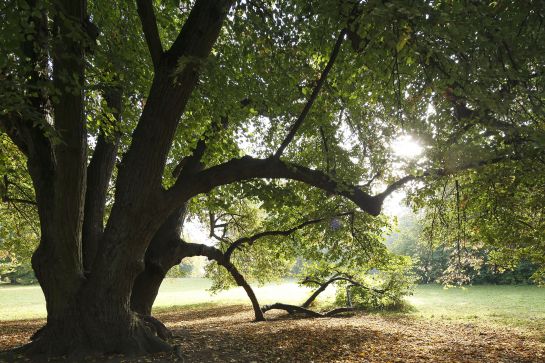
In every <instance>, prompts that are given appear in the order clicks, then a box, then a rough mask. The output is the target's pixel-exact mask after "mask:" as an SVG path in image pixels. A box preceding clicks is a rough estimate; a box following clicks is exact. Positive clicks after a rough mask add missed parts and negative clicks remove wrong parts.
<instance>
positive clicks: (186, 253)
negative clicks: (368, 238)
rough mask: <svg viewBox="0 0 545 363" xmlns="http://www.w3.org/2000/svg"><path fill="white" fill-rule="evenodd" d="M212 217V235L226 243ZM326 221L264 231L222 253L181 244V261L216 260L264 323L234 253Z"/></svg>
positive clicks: (348, 213)
mask: <svg viewBox="0 0 545 363" xmlns="http://www.w3.org/2000/svg"><path fill="white" fill-rule="evenodd" d="M353 213H354V212H352V211H350V212H343V213H339V214H337V215H336V216H337V217H340V216H346V215H352V214H353ZM210 217H211V221H212V222H213V223H211V226H210V227H211V230H212V231H211V233H210V235H211V236H212V237H214V238H216V239H218V240H219V241H222V242H226V241H227V239H226V237H225V236H223V237H219V236H217V235H216V234H215V233H214V231H213V229H214V228H215V227H217V226H218V224H217V221H218V219H219V218H215V217H214V216H213V215H211V216H210ZM325 219H326V217H322V218H316V219H311V220H307V221H305V222H302V223H300V224H299V225H297V226H295V227H293V228H290V229H287V230H277V231H264V232H260V233H257V234H255V235H253V236H250V237H242V238H239V239H238V240H236V241H234V242H233V243H231V244H230V246H229V247H228V248H227V250H226V251H225V252H222V251H221V250H220V249H218V248H215V247H211V246H206V245H202V244H195V243H186V242H183V243H182V244H180V246H181V248H180V251H181V255H180V260H181V259H182V258H184V257H190V256H206V257H207V258H208V259H209V260H214V261H216V262H217V263H218V265H220V266H223V267H224V268H225V269H226V270H227V271H228V272H229V273H230V274H231V276H232V277H233V279H234V280H235V282H236V283H237V285H238V286H241V287H242V288H243V289H244V290H245V291H246V294H247V295H248V297H249V299H250V301H251V302H252V307H253V309H254V314H255V320H256V321H264V320H265V317H264V316H263V313H264V311H263V310H262V308H261V307H260V305H259V302H258V300H257V297H256V295H255V293H254V291H253V289H252V287H251V286H250V284H248V282H247V281H246V279H245V278H244V276H243V275H242V274H241V273H240V271H238V269H237V268H236V266H235V265H234V264H233V263H232V262H231V256H232V254H233V252H234V251H235V250H236V249H237V248H241V246H242V245H243V244H248V245H252V244H253V243H255V242H256V241H257V240H258V239H260V238H263V237H269V236H289V235H290V234H292V233H294V232H295V231H297V230H299V229H302V228H304V227H306V226H309V225H312V224H316V223H320V222H322V221H324V220H325ZM222 228H226V226H223V225H222Z"/></svg>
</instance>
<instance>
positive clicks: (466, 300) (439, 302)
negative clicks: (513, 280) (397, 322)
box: [407, 285, 545, 334]
mask: <svg viewBox="0 0 545 363" xmlns="http://www.w3.org/2000/svg"><path fill="white" fill-rule="evenodd" d="M407 300H408V302H409V303H410V304H411V305H412V306H413V307H414V308H415V310H416V311H415V312H413V314H414V315H416V316H420V317H424V318H434V319H443V320H453V321H465V322H470V323H486V324H496V325H507V326H512V327H518V328H523V329H530V330H533V331H536V332H541V334H543V333H544V332H545V288H539V287H536V286H495V285H484V286H471V287H467V288H463V289H462V288H450V289H445V288H443V287H442V286H438V285H427V286H418V287H417V288H416V290H415V293H414V295H413V296H410V297H409V298H408V299H407Z"/></svg>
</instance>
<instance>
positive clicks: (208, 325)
mask: <svg viewBox="0 0 545 363" xmlns="http://www.w3.org/2000/svg"><path fill="white" fill-rule="evenodd" d="M267 315H268V317H269V318H270V320H269V321H267V322H260V323H255V322H252V312H251V311H250V310H248V309H247V308H245V307H241V306H228V307H212V308H210V307H209V308H192V309H184V310H178V311H171V312H166V313H160V314H158V315H157V317H158V318H160V319H161V320H162V321H163V322H165V324H166V325H167V326H168V327H169V328H171V329H172V330H173V332H174V338H173V339H172V341H171V343H172V344H173V345H175V346H176V349H175V352H176V353H169V354H157V355H152V356H146V357H141V358H132V359H131V358H128V357H122V356H111V357H108V358H106V357H104V358H96V357H95V358H92V359H89V361H95V362H100V361H104V362H186V363H193V362H248V363H251V362H255V363H261V362H305V363H307V362H309V363H310V362H316V363H317V362H449V363H451V362H506V363H507V362H509V363H515V362H541V363H543V362H545V342H544V341H543V335H542V336H541V337H539V336H538V335H532V334H528V333H525V332H522V331H519V330H515V329H510V328H503V327H502V328H495V329H492V328H486V327H483V326H479V325H474V324H461V323H453V322H443V321H426V320H424V319H420V318H413V317H406V316H403V315H386V316H384V315H377V314H363V313H362V314H355V315H352V316H349V317H336V318H320V319H292V318H287V317H286V316H285V314H284V313H276V314H275V313H273V312H270V313H267ZM43 323H44V321H43V320H29V321H14V322H2V323H0V350H5V349H9V348H12V347H15V346H17V345H20V344H22V343H24V342H26V341H27V339H28V338H29V337H30V335H31V334H32V333H33V332H34V331H35V330H36V329H37V328H39V327H40V326H41V325H42V324H43ZM11 359H13V358H11ZM0 361H1V358H0ZM4 361H5V360H4Z"/></svg>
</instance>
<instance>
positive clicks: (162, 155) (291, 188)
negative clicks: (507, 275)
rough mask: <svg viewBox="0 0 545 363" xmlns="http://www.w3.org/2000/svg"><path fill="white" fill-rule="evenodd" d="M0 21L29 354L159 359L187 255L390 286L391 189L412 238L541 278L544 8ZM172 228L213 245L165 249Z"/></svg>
mask: <svg viewBox="0 0 545 363" xmlns="http://www.w3.org/2000/svg"><path fill="white" fill-rule="evenodd" d="M2 7H3V8H2V11H1V13H0V20H1V22H0V34H2V35H1V36H0V45H1V49H2V51H3V52H2V53H3V54H5V56H3V57H2V58H0V80H1V82H0V107H1V108H0V130H1V131H2V134H1V135H0V137H1V139H0V141H1V145H0V146H1V150H2V155H1V156H0V172H1V173H2V174H3V183H2V184H1V186H2V188H1V189H0V191H1V192H2V197H3V200H4V201H5V202H7V203H9V204H8V205H7V207H8V208H12V209H10V211H12V212H8V211H7V210H5V209H4V208H6V206H3V207H2V208H3V209H2V210H1V211H0V212H1V213H2V215H4V214H5V213H14V214H11V215H10V217H9V218H7V217H6V218H2V222H1V223H2V225H1V226H0V228H1V230H0V231H2V232H0V233H2V243H5V242H4V241H15V240H16V239H17V238H19V239H21V237H13V236H16V234H15V235H14V234H13V233H11V232H10V233H11V234H10V235H11V236H12V237H9V238H7V237H4V233H5V232H4V231H5V230H8V231H9V230H14V229H15V228H16V226H17V225H19V224H20V223H23V221H24V220H25V219H29V221H28V222H24V225H25V227H24V233H25V237H23V238H22V239H25V240H26V242H28V241H32V239H33V238H35V239H36V240H37V239H38V238H39V240H40V241H39V244H38V247H37V250H36V251H35V252H34V254H33V257H32V265H33V269H34V271H35V274H36V277H37V279H38V281H39V282H40V285H41V287H42V289H43V291H44V294H45V297H46V301H47V305H48V322H47V325H46V327H45V328H44V329H43V330H42V331H41V332H40V333H39V334H37V336H36V339H35V340H34V342H33V343H32V344H30V345H29V347H28V348H25V349H28V350H27V351H28V352H29V353H47V354H53V355H56V354H61V355H62V354H66V353H70V352H71V351H73V350H74V349H80V348H81V349H85V350H92V351H98V352H112V351H116V352H131V353H135V352H136V353H143V352H152V351H157V350H164V349H169V347H168V345H166V344H165V342H164V341H162V340H161V339H159V338H158V337H157V336H156V334H158V330H155V331H154V330H153V327H155V328H156V329H157V324H156V322H154V321H153V320H152V319H151V317H150V316H149V315H150V313H151V304H153V300H154V299H155V296H156V293H157V289H158V287H159V285H160V283H161V281H162V279H163V278H164V276H165V274H166V272H167V271H168V270H169V269H170V267H172V266H173V265H175V264H177V263H179V262H180V260H181V259H183V258H185V257H188V256H194V255H206V256H209V258H212V259H214V260H216V261H218V263H220V262H221V263H222V264H223V266H224V267H226V268H227V269H228V270H229V271H231V272H233V271H236V266H235V265H237V264H238V265H239V268H244V271H245V272H247V273H249V274H250V275H252V276H255V277H256V278H257V279H258V280H259V279H261V278H264V277H265V276H267V275H268V274H270V273H271V272H273V271H275V270H281V269H282V268H284V267H285V266H284V265H283V262H285V261H287V260H289V259H294V258H296V257H300V258H304V259H305V260H307V261H310V262H311V263H310V264H309V266H312V261H314V262H316V263H319V264H321V268H320V269H317V270H315V272H316V271H318V272H320V271H321V273H322V274H332V273H334V270H339V269H344V270H346V269H351V268H363V270H368V269H372V268H373V267H376V266H379V265H380V266H383V268H384V269H386V267H387V266H388V265H389V264H392V263H393V264H395V260H396V258H395V257H394V256H391V255H390V254H389V253H388V252H387V251H386V249H385V247H384V245H383V244H382V243H381V235H382V232H383V230H384V228H386V227H387V221H386V220H385V218H384V217H383V216H380V212H381V208H382V204H383V202H384V199H385V198H387V197H388V196H389V195H390V194H391V193H393V192H394V191H395V190H397V189H400V188H404V187H407V188H408V189H409V190H410V192H411V196H412V200H413V203H414V205H415V206H417V207H425V208H427V210H428V211H429V219H428V220H430V219H431V221H433V220H434V218H435V217H434V215H435V214H434V213H436V212H435V210H436V208H439V204H440V203H443V205H444V206H443V207H441V208H443V210H442V213H441V215H442V216H444V215H446V213H448V214H449V217H448V221H449V222H448V223H443V224H442V226H443V227H445V228H446V227H449V228H451V229H448V228H447V229H444V230H443V233H445V234H446V235H447V237H448V238H447V239H448V240H449V241H451V242H452V243H453V244H454V245H455V246H456V248H459V247H460V246H462V245H464V246H465V244H466V243H467V244H469V241H472V243H475V244H484V245H486V246H491V248H493V249H494V253H496V254H497V258H498V259H501V258H502V257H501V256H508V255H509V254H510V253H511V251H513V250H514V251H516V252H515V254H514V255H515V256H518V257H519V258H520V257H523V256H524V257H525V258H526V257H527V258H531V259H533V260H534V261H535V262H536V263H541V264H542V263H543V255H544V254H543V251H544V248H545V247H544V244H543V243H544V239H543V236H544V230H543V225H544V224H543V218H544V214H543V205H544V203H543V200H542V199H543V197H542V196H543V185H545V184H544V183H543V181H544V177H543V171H542V170H543V164H544V160H545V159H544V150H545V147H544V146H545V122H544V112H543V111H544V110H543V102H544V99H545V96H544V95H545V93H544V90H543V87H544V85H545V79H544V74H543V67H544V65H545V49H544V48H545V39H544V37H545V30H544V26H543V22H544V17H545V9H544V4H543V2H542V1H522V0H520V1H517V0H509V1H507V0H506V1H494V2H489V1H462V0H459V1H450V2H443V1H426V2H422V1H414V2H407V1H404V0H389V1H382V0H381V1H378V0H369V1H355V0H332V1H296V0H291V1H259V0H257V1H254V0H252V1H242V0H241V1H227V0H225V1H224V0H222V1H219V0H218V1H203V0H196V1H156V0H137V1H135V2H126V1H107V2H105V1H102V0H88V1H84V0H78V1H74V0H59V1H53V0H44V1H39V0H20V1H19V0H17V1H16V0H13V1H7V2H5V4H4V5H2ZM403 135H412V137H413V138H414V139H415V140H417V142H418V143H419V144H420V145H421V146H422V148H423V152H422V154H421V155H419V156H418V157H417V158H415V159H411V160H406V159H403V158H400V157H398V156H396V154H395V153H394V151H393V150H392V147H391V145H392V143H393V141H394V140H396V139H398V138H399V137H400V136H403ZM25 163H26V167H25V165H24V164H25ZM453 180H454V185H455V187H454V189H452V185H453V183H452V181H453ZM447 188H448V189H447ZM447 190H448V191H449V192H448V193H447V192H446V191H447ZM22 204H24V205H22ZM513 206H515V207H513ZM5 211H6V212H5ZM13 211H16V213H15V212H13ZM443 212H444V213H443ZM188 214H189V215H191V216H194V217H197V218H200V219H201V220H203V221H207V223H208V225H209V227H210V230H211V235H212V236H214V235H217V236H218V237H219V238H218V245H217V246H215V247H213V248H212V247H211V246H204V245H198V244H195V243H188V242H186V241H183V240H182V239H181V238H180V232H181V229H182V227H183V222H184V220H185V218H186V216H187V215H188ZM6 215H7V214H6ZM36 216H37V217H36ZM12 217H13V218H12ZM442 218H443V219H444V221H447V219H445V218H444V217H442ZM37 220H39V223H38V222H37ZM311 220H314V221H315V223H309V224H308V225H306V224H305V223H306V222H308V221H311ZM316 220H319V221H316ZM38 224H39V233H37V231H34V229H35V228H36V225H38ZM302 224H305V225H304V226H302V227H301V225H302ZM221 225H223V226H221ZM218 226H219V227H218ZM299 227H300V228H299ZM293 228H295V230H294V231H292V232H290V233H285V235H289V236H288V238H286V239H281V238H276V236H266V237H264V239H263V241H259V242H257V240H252V238H251V236H252V235H255V234H256V233H260V232H264V231H287V230H290V229H293ZM453 230H455V232H452V231H453ZM26 234H32V237H30V238H29V237H26ZM280 235H281V234H280ZM244 237H246V239H244ZM273 237H274V238H273ZM241 238H243V239H244V240H243V242H244V243H246V244H250V245H252V246H251V252H250V253H251V259H252V262H253V263H252V264H246V263H245V262H244V261H245V260H244V259H245V258H249V256H250V255H248V254H247V253H246V254H244V251H242V252H243V253H238V252H237V253H234V254H232V253H231V252H232V250H234V249H235V248H236V247H241V246H242V244H243V242H240V243H238V245H236V246H235V247H230V246H232V245H233V244H237V241H240V239H241ZM9 243H11V242H9ZM17 248H19V247H17ZM2 249H3V248H2ZM10 250H11V248H10ZM23 250H25V249H24V248H20V251H23ZM26 250H28V249H26ZM229 251H231V252H229ZM10 253H15V252H13V251H10ZM231 255H232V256H233V258H234V260H233V261H231V260H230V258H231ZM233 263H234V265H233ZM326 265H327V266H329V267H331V268H323V266H326ZM318 272H316V273H318ZM237 273H238V272H237ZM235 275H236V274H235ZM321 277H324V276H321ZM235 280H236V278H235ZM237 283H238V281H237ZM74 321H77V322H78V323H77V324H75V323H74ZM63 337H64V338H65V339H63Z"/></svg>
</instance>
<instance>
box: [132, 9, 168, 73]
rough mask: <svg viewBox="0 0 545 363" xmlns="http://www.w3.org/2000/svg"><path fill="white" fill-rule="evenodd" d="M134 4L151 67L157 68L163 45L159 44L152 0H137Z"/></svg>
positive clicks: (159, 39)
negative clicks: (149, 56)
mask: <svg viewBox="0 0 545 363" xmlns="http://www.w3.org/2000/svg"><path fill="white" fill-rule="evenodd" d="M136 5H137V7H138V16H139V17H140V22H141V23H142V29H143V31H144V37H145V38H146V43H147V45H148V49H149V52H150V55H151V60H152V62H153V67H154V68H155V69H157V68H158V67H159V62H160V61H161V57H162V56H163V46H162V45H161V38H160V36H159V30H158V29H157V19H156V18H155V12H154V11H153V2H152V0H137V1H136Z"/></svg>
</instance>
